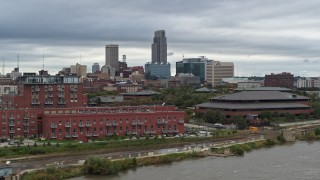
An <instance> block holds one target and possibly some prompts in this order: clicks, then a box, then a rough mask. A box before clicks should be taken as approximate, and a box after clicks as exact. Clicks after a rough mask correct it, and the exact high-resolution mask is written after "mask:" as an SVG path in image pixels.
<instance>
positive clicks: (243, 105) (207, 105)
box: [196, 102, 311, 109]
mask: <svg viewBox="0 0 320 180" xmlns="http://www.w3.org/2000/svg"><path fill="white" fill-rule="evenodd" d="M196 107H200V108H201V107H202V108H212V109H300V108H308V109H309V108H311V106H308V105H304V104H299V103H220V102H219V103H214V102H206V103H202V104H198V105H196Z"/></svg>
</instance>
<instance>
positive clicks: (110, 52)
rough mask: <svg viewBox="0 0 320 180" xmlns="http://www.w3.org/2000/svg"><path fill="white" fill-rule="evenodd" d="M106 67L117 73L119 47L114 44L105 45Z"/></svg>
mask: <svg viewBox="0 0 320 180" xmlns="http://www.w3.org/2000/svg"><path fill="white" fill-rule="evenodd" d="M105 65H106V66H111V67H112V68H114V69H115V70H116V71H119V47H118V45H116V44H108V45H106V64H105Z"/></svg>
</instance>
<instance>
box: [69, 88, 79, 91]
mask: <svg viewBox="0 0 320 180" xmlns="http://www.w3.org/2000/svg"><path fill="white" fill-rule="evenodd" d="M70 91H71V92H77V91H78V89H77V88H72V87H71V88H70Z"/></svg>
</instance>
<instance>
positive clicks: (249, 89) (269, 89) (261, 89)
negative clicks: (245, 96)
mask: <svg viewBox="0 0 320 180" xmlns="http://www.w3.org/2000/svg"><path fill="white" fill-rule="evenodd" d="M235 91H282V92H292V89H288V88H284V87H254V88H245V89H244V88H237V89H235Z"/></svg>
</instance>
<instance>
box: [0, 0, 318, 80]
mask: <svg viewBox="0 0 320 180" xmlns="http://www.w3.org/2000/svg"><path fill="white" fill-rule="evenodd" d="M319 9H320V1H318V0H304V1H302V0H264V1H262V0H260V1H258V0H54V1H44V0H23V1H18V0H0V58H1V64H2V58H4V60H5V72H6V73H8V72H10V71H12V69H13V68H14V67H16V66H17V54H19V56H20V70H21V71H22V72H33V71H38V70H41V69H42V64H43V54H44V62H45V70H48V71H49V73H51V74H55V73H57V72H58V71H59V70H60V69H62V68H63V67H68V66H70V65H72V64H76V63H81V64H85V65H87V66H88V72H90V71H91V66H92V64H93V63H95V62H98V63H100V65H103V64H104V53H105V52H104V46H105V45H106V44H109V43H114V44H118V45H119V56H120V58H121V55H122V54H126V55H127V62H128V65H129V66H136V65H144V64H145V62H147V61H150V57H151V43H152V38H153V36H154V31H156V30H160V29H164V30H165V31H166V36H167V43H168V53H169V52H172V53H173V55H172V53H171V56H169V57H168V61H169V62H170V63H171V64H172V67H173V68H172V72H173V73H175V69H174V68H175V62H176V61H179V60H181V59H182V56H183V55H184V57H186V58H191V57H198V56H206V57H208V58H209V59H214V60H220V61H232V62H234V63H235V71H236V72H235V74H236V75H238V76H242V75H247V76H248V75H260V76H264V74H269V73H271V72H275V73H279V72H283V71H286V72H292V73H294V74H295V75H296V76H298V75H300V76H320V72H319V68H318V66H319V65H320V63H319V61H320V41H319V40H320V18H319V17H320V10H319ZM80 56H81V58H80ZM1 72H2V71H1ZM173 75H174V74H173Z"/></svg>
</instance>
